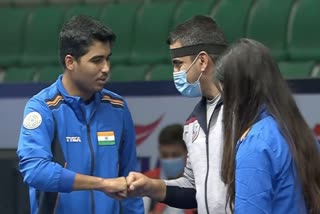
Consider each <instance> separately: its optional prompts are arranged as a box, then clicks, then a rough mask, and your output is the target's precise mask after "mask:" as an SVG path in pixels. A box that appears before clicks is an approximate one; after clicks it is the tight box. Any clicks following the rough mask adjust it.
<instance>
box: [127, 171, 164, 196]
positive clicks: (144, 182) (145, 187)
mask: <svg viewBox="0 0 320 214" xmlns="http://www.w3.org/2000/svg"><path fill="white" fill-rule="evenodd" d="M126 179H127V183H128V196H129V197H143V196H148V197H150V198H152V199H154V200H157V201H162V200H164V198H165V194H166V185H165V183H164V181H162V180H159V179H151V178H149V177H147V176H145V175H144V174H142V173H138V172H130V173H129V175H128V176H127V178H126Z"/></svg>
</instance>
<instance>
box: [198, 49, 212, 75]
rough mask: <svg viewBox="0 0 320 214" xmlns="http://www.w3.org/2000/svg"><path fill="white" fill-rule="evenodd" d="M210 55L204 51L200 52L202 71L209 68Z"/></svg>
mask: <svg viewBox="0 0 320 214" xmlns="http://www.w3.org/2000/svg"><path fill="white" fill-rule="evenodd" d="M209 58H210V57H209V55H208V54H207V53H206V52H204V51H202V52H200V54H199V60H200V70H201V72H205V71H206V70H207V68H208V65H209Z"/></svg>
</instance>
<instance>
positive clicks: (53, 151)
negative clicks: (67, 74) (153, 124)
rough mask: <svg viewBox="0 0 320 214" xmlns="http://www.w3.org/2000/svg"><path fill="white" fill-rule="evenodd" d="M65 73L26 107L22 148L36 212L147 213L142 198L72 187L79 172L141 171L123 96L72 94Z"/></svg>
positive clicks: (23, 167)
mask: <svg viewBox="0 0 320 214" xmlns="http://www.w3.org/2000/svg"><path fill="white" fill-rule="evenodd" d="M61 78H62V76H60V77H59V79H58V80H57V81H56V82H55V83H53V84H52V85H51V86H49V87H48V88H45V89H43V90H42V91H41V92H39V93H38V94H37V95H35V96H33V97H32V98H31V99H30V100H29V101H28V103H27V104H26V107H25V110H24V122H23V125H22V127H21V132H20V138H19V145H18V149H17V154H18V157H19V167H20V171H21V173H22V175H23V177H24V182H26V183H27V184H28V185H29V187H30V190H29V193H30V205H31V213H53V212H54V213H86V214H87V213H92V214H93V213H104V214H108V213H110V214H114V213H143V212H144V210H143V202H142V199H141V198H131V199H125V200H123V201H117V200H114V199H112V198H110V197H108V196H106V195H105V194H104V193H102V192H99V191H93V190H92V191H72V186H73V183H74V178H75V174H76V173H81V174H86V175H93V176H97V177H102V178H115V177H119V176H127V175H128V173H129V172H130V171H136V170H137V167H136V166H137V160H136V145H135V130H134V125H133V121H132V118H131V114H130V112H129V109H128V106H127V104H126V102H125V101H124V99H123V98H122V97H120V96H119V95H117V94H115V93H113V92H111V91H108V90H106V89H103V90H102V91H100V92H98V93H96V94H95V95H94V97H93V100H92V101H91V102H90V103H85V102H84V101H83V100H82V99H80V98H79V97H74V96H70V95H68V93H67V92H66V90H65V89H64V87H63V85H62V82H61ZM98 136H100V137H98Z"/></svg>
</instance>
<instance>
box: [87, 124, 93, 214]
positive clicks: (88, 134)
mask: <svg viewBox="0 0 320 214" xmlns="http://www.w3.org/2000/svg"><path fill="white" fill-rule="evenodd" d="M86 127H87V136H88V144H89V148H90V153H91V169H90V175H91V176H93V172H94V152H93V146H92V141H91V135H90V125H89V124H88V123H87V124H86ZM90 194H91V211H92V214H94V213H95V206H94V192H93V190H91V191H90Z"/></svg>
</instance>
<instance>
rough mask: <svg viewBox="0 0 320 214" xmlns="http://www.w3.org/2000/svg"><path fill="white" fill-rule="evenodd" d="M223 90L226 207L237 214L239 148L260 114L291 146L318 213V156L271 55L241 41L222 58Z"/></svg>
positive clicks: (219, 68) (310, 207) (312, 207)
mask: <svg viewBox="0 0 320 214" xmlns="http://www.w3.org/2000/svg"><path fill="white" fill-rule="evenodd" d="M217 79H218V81H219V82H220V83H221V84H222V85H223V97H224V113H223V117H224V120H223V121H224V125H223V126H224V150H223V160H222V166H221V170H222V179H223V181H224V182H225V183H226V185H227V186H228V192H227V204H226V207H227V205H228V204H229V207H230V209H231V210H232V211H233V210H234V202H235V155H236V152H235V147H236V143H237V141H238V140H239V139H240V137H241V135H242V134H243V133H244V132H245V131H246V130H247V129H248V128H249V127H251V126H252V125H253V124H254V123H255V121H256V119H257V117H258V116H259V112H260V110H261V108H262V107H263V106H264V107H266V109H267V111H268V112H269V114H271V115H272V117H273V118H274V119H275V120H276V121H277V123H278V125H279V128H280V131H281V133H282V134H283V136H284V137H285V139H286V142H287V143H288V145H289V147H290V150H291V153H292V156H293V159H294V162H295V166H296V168H297V172H298V175H299V181H300V182H301V187H302V192H303V196H304V200H305V203H306V205H307V208H308V210H309V212H310V213H316V214H319V213H320V203H319V200H320V167H319V164H320V152H319V148H318V147H317V144H316V143H315V141H316V140H315V138H314V136H313V133H312V131H311V129H310V128H309V126H308V124H307V123H306V121H305V120H304V118H303V116H302V115H301V113H300V111H299V109H298V107H297V105H296V103H295V101H294V98H293V96H292V94H291V92H290V89H289V87H288V85H287V83H286V81H285V80H284V79H283V78H282V76H281V74H280V71H279V68H278V66H277V63H276V62H275V60H274V59H273V58H272V56H271V53H270V51H269V50H268V49H267V48H266V47H265V46H263V45H262V44H261V43H259V42H257V41H254V40H250V39H241V40H239V41H238V42H236V43H235V44H233V45H232V46H231V47H229V49H228V50H227V51H226V52H225V53H224V54H223V55H222V56H221V58H220V59H219V60H218V62H217V64H216V72H215V76H214V80H217Z"/></svg>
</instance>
